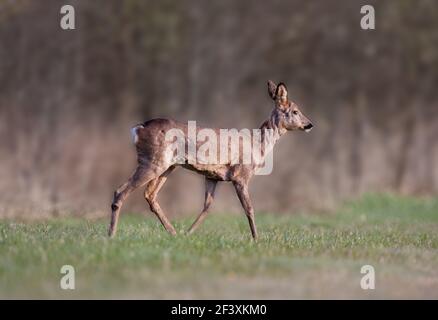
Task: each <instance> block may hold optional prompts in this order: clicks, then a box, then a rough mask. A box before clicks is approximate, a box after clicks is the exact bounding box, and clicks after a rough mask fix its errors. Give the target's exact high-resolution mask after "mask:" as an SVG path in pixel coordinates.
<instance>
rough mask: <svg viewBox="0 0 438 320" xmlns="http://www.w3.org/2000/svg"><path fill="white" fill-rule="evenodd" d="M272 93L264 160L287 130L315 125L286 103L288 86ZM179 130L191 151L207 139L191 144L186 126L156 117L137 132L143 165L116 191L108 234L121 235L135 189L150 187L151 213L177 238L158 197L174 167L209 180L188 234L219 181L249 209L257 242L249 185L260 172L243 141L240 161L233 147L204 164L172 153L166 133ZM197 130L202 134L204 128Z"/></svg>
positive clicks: (135, 137)
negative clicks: (121, 218)
mask: <svg viewBox="0 0 438 320" xmlns="http://www.w3.org/2000/svg"><path fill="white" fill-rule="evenodd" d="M268 92H269V95H270V96H271V98H272V99H273V100H274V101H275V106H274V110H273V111H272V113H271V116H270V117H269V119H268V120H266V121H265V122H264V123H263V124H262V126H261V127H260V129H270V130H272V132H273V136H272V137H271V139H270V140H269V143H265V144H264V148H262V149H261V152H260V155H259V156H260V157H261V158H263V157H264V156H266V154H267V153H268V152H270V151H271V150H272V148H273V147H274V144H275V142H276V141H277V140H278V139H279V138H280V137H281V136H282V135H284V134H285V133H286V132H287V131H289V130H295V129H301V130H305V131H309V130H310V129H311V128H312V127H313V125H312V124H311V123H310V121H309V120H308V119H307V118H306V117H305V116H304V115H303V114H302V113H301V112H300V111H299V110H298V108H297V106H296V105H295V104H294V103H293V102H290V101H289V100H287V91H286V87H285V85H284V84H279V85H278V86H276V85H275V84H274V83H272V82H271V81H269V82H268ZM175 129H177V130H180V131H181V132H183V133H184V136H185V137H186V138H185V140H184V141H183V143H184V146H183V148H184V149H186V148H187V145H189V144H190V143H192V144H193V145H194V147H195V148H196V149H199V148H200V147H201V145H202V141H196V142H194V141H192V140H191V138H190V132H189V129H188V125H187V124H185V123H181V122H177V121H174V120H171V119H153V120H150V121H147V122H145V123H143V124H141V125H138V126H136V127H135V128H133V129H132V131H131V133H132V137H133V142H134V144H135V146H136V150H137V162H138V166H137V168H136V170H135V171H134V173H133V175H132V176H131V177H130V178H129V180H128V181H127V182H126V183H125V184H123V185H122V186H120V187H119V188H118V189H117V190H116V191H115V192H114V198H113V202H112V205H111V208H112V215H111V223H110V227H109V235H110V236H113V235H114V234H115V232H116V228H117V222H118V217H119V214H120V208H121V206H122V204H123V201H124V200H125V199H126V197H127V196H128V195H129V194H130V193H131V192H132V191H134V190H136V189H137V188H139V187H141V186H146V188H145V193H144V196H145V199H146V200H147V202H148V203H149V206H150V209H151V211H152V212H153V213H154V214H155V215H156V216H157V218H158V219H159V220H160V222H161V223H162V225H163V226H164V228H165V229H166V230H167V231H168V232H169V233H170V234H172V235H175V234H176V231H175V228H174V227H173V226H172V224H171V223H170V221H169V220H168V219H167V217H166V215H165V214H164V212H163V211H162V209H161V207H160V205H159V204H158V202H157V200H156V197H157V194H158V192H159V190H160V189H161V187H162V186H163V185H164V183H165V181H166V179H167V177H168V175H169V174H170V173H171V172H172V171H173V170H174V169H175V167H177V166H182V167H184V168H186V169H189V170H192V171H195V172H196V173H198V174H201V175H204V176H205V187H206V191H205V201H204V208H203V210H202V212H201V213H200V214H199V216H198V217H197V219H196V220H195V222H194V223H193V224H192V226H191V227H190V229H189V230H188V233H189V234H190V233H192V232H193V231H194V230H195V229H196V228H197V227H198V226H199V225H200V224H201V222H202V221H203V219H204V218H205V216H206V214H207V213H208V210H209V208H210V206H211V203H212V202H213V199H214V194H215V190H216V185H217V183H218V182H219V181H231V182H232V183H233V185H234V187H235V190H236V193H237V195H238V197H239V200H240V202H241V204H242V206H243V208H244V210H245V214H246V216H247V218H248V221H249V225H250V228H251V234H252V236H253V238H254V239H256V238H257V229H256V225H255V221H254V209H253V207H252V205H251V200H250V197H249V192H248V184H249V181H250V179H251V177H252V176H253V175H254V173H255V171H256V170H257V168H258V165H257V163H259V162H252V163H245V162H243V161H242V159H241V156H242V152H241V151H242V146H241V145H240V143H239V146H238V147H236V146H234V147H235V148H234V151H236V150H237V151H238V153H237V155H236V157H239V159H238V160H239V161H232V159H233V157H234V156H235V155H234V154H233V152H232V150H233V149H232V148H231V147H232V146H228V152H229V158H227V159H226V161H225V162H220V163H219V162H217V163H208V162H203V161H201V162H196V161H190V159H189V158H188V156H187V155H186V154H185V155H184V159H181V158H178V156H177V155H176V154H175V153H174V152H173V150H172V149H171V148H169V146H170V144H171V143H172V141H169V140H168V139H166V133H167V132H169V131H170V130H175ZM197 130H198V131H199V130H201V128H199V129H197ZM209 130H212V131H213V132H214V133H216V136H217V137H219V136H220V129H209ZM262 132H265V131H262ZM242 139H252V135H251V134H249V135H247V136H243V137H242ZM262 140H264V141H263V142H267V141H266V140H267V137H266V136H265V135H263V134H262ZM250 156H251V157H254V156H255V155H253V154H251V155H250ZM234 160H236V159H234Z"/></svg>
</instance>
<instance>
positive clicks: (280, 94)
mask: <svg viewBox="0 0 438 320" xmlns="http://www.w3.org/2000/svg"><path fill="white" fill-rule="evenodd" d="M275 97H276V98H277V99H280V101H282V102H285V101H287V89H286V85H285V84H284V83H283V82H280V83H279V84H278V86H277V90H276V91H275Z"/></svg>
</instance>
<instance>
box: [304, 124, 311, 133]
mask: <svg viewBox="0 0 438 320" xmlns="http://www.w3.org/2000/svg"><path fill="white" fill-rule="evenodd" d="M312 128H313V124H311V123H309V124H306V125H305V126H304V128H303V129H304V131H306V132H309V131H310V130H312Z"/></svg>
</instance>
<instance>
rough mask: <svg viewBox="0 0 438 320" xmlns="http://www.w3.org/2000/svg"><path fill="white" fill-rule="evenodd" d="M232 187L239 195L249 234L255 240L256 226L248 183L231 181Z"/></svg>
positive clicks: (256, 235)
mask: <svg viewBox="0 0 438 320" xmlns="http://www.w3.org/2000/svg"><path fill="white" fill-rule="evenodd" d="M233 184H234V188H235V189H236V193H237V196H238V197H239V200H240V203H241V204H242V207H243V209H244V210H245V214H246V217H247V218H248V222H249V227H250V228H251V234H252V237H253V238H254V240H257V238H258V234H257V228H256V225H255V220H254V209H253V207H252V204H251V199H250V197H249V192H248V183H244V182H233Z"/></svg>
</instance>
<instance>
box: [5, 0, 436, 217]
mask: <svg viewBox="0 0 438 320" xmlns="http://www.w3.org/2000/svg"><path fill="white" fill-rule="evenodd" d="M64 4H71V5H73V6H74V7H75V10H76V30H73V31H64V30H62V29H61V28H60V26H59V21H60V18H61V15H60V8H61V6H62V5H64ZM364 4H371V5H374V8H375V10H376V30H373V31H364V30H362V29H361V28H360V19H361V17H362V15H361V14H360V8H361V6H362V5H364ZM268 79H272V80H274V81H275V82H279V81H283V82H285V83H286V84H287V86H288V90H289V95H290V97H291V98H292V100H294V101H295V102H296V103H297V104H298V105H299V106H301V108H302V110H303V111H304V113H305V114H307V115H308V116H309V117H310V118H311V119H312V121H313V122H314V124H315V129H314V130H313V131H312V132H311V133H310V134H304V133H302V132H294V133H290V134H288V135H286V136H285V137H284V138H282V140H281V141H280V143H279V144H278V145H277V147H276V149H275V153H274V172H273V173H272V174H271V175H270V176H267V177H266V176H265V177H263V176H261V177H256V178H255V179H254V182H253V184H252V185H251V191H252V197H253V199H254V204H255V207H256V209H257V211H263V210H264V211H268V210H269V211H273V212H296V211H297V210H301V209H303V208H306V209H308V210H309V209H325V208H329V207H331V206H333V205H336V204H337V203H338V202H339V201H340V200H344V199H348V198H352V197H356V196H358V195H360V194H362V193H364V192H381V191H391V192H397V193H403V194H414V195H428V194H436V193H437V191H438V168H437V165H436V163H437V160H438V143H437V140H438V90H437V88H438V87H437V84H438V2H437V1H435V0H392V1H390V0H380V1H371V0H368V1H354V0H338V1H299V0H287V1H286V0H283V1H279V0H271V1H257V0H252V1H249V0H243V1H230V0H214V1H201V0H183V1H181V0H180V1H169V0H163V1H145V0H125V1H119V0H93V1H89V0H70V1H59V0H58V1H56V0H43V1H35V0H21V1H20V0H15V1H14V0H0V137H1V140H0V216H3V217H5V216H23V217H28V216H41V215H60V214H70V213H73V214H78V215H82V214H91V213H94V214H98V215H107V214H109V207H110V201H111V198H112V193H113V191H114V189H115V188H116V187H117V186H118V185H119V184H121V183H122V182H124V181H125V180H126V178H127V177H128V176H129V175H130V174H131V171H132V170H133V169H134V166H135V152H134V148H133V146H132V144H131V141H130V136H129V130H130V128H131V126H133V125H135V124H137V123H139V122H142V121H145V120H147V119H150V118H154V117H172V118H175V119H178V120H181V121H187V120H197V121H198V123H200V124H202V125H205V126H212V127H223V128H227V127H229V128H244V127H248V128H256V127H258V126H259V125H260V123H261V122H263V121H264V120H265V119H266V118H267V117H268V115H269V113H270V111H271V108H272V102H271V101H270V99H269V98H268V95H267V90H266V80H268ZM202 197H203V179H202V178H201V177H200V176H197V175H195V174H193V173H191V172H187V171H185V170H182V169H179V170H176V171H175V173H173V174H172V175H171V176H170V178H169V180H168V183H167V185H166V186H165V187H164V188H163V191H162V193H161V194H160V198H161V199H162V200H161V202H162V205H163V207H164V208H165V209H167V210H168V211H169V213H170V215H172V214H173V215H175V214H182V213H188V212H190V213H192V214H193V213H195V212H198V211H199V210H200V209H201V205H202V200H201V199H202ZM128 207H129V208H130V210H138V211H139V212H144V211H145V210H148V207H147V204H146V202H145V201H144V200H143V198H142V192H136V194H135V195H134V196H132V197H131V198H130V199H129V200H128V201H127V202H126V205H125V207H124V210H127V208H128ZM213 210H216V211H220V210H229V211H235V210H239V211H241V208H240V206H239V204H238V201H237V199H236V196H235V195H234V193H233V191H232V189H231V186H224V185H223V186H221V187H220V190H219V193H218V196H217V201H216V202H215V205H214V209H213Z"/></svg>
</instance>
